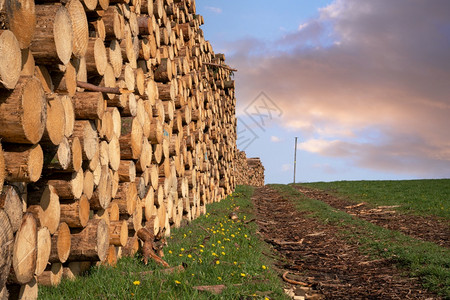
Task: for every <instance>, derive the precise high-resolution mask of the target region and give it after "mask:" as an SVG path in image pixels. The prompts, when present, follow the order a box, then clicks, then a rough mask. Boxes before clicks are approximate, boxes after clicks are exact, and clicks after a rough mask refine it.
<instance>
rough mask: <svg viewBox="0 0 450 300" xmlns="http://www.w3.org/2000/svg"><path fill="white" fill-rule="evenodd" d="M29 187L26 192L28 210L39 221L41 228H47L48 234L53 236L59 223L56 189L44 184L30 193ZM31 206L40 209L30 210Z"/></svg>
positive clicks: (58, 204)
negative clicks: (37, 206) (36, 206)
mask: <svg viewBox="0 0 450 300" xmlns="http://www.w3.org/2000/svg"><path fill="white" fill-rule="evenodd" d="M32 188H34V187H30V188H29V191H28V199H27V202H28V205H31V206H29V208H28V210H29V211H30V212H33V214H34V215H35V217H36V218H37V219H38V220H39V223H40V226H41V227H47V228H48V230H49V231H50V234H54V233H55V232H56V230H57V229H58V226H59V222H60V203H59V197H58V194H57V191H56V189H55V188H54V187H53V186H52V185H50V184H46V185H44V186H43V187H40V188H39V189H38V190H36V191H32ZM33 205H39V207H40V208H41V209H36V208H32V206H33Z"/></svg>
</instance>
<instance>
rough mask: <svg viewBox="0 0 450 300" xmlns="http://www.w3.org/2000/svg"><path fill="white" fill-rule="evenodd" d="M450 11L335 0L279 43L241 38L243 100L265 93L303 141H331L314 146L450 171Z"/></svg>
mask: <svg viewBox="0 0 450 300" xmlns="http://www.w3.org/2000/svg"><path fill="white" fill-rule="evenodd" d="M449 15H450V2H448V1H447V0H433V1H432V5H431V3H430V2H429V1H421V0H398V1H391V0H378V1H370V0H364V1H363V0H337V1H335V2H333V4H331V5H329V6H327V7H325V8H323V9H321V11H320V17H319V18H317V19H315V20H310V22H308V25H307V26H301V30H298V31H295V32H292V33H290V34H288V35H286V36H284V37H283V38H281V39H280V40H278V41H274V42H273V43H272V44H263V43H262V42H260V41H257V40H247V41H244V43H242V41H241V42H239V43H240V46H239V48H237V51H236V53H234V55H232V56H231V57H229V61H230V64H231V65H233V66H236V67H237V68H238V69H239V72H237V73H236V81H237V82H238V99H239V100H238V105H239V106H240V108H242V107H245V106H246V99H253V97H254V96H255V95H256V94H257V93H259V92H260V91H264V92H266V93H267V94H268V95H269V96H270V97H271V98H272V100H274V101H276V103H277V105H278V106H279V107H280V108H281V109H282V110H283V111H284V115H283V119H282V125H284V126H286V127H290V128H294V129H298V130H300V131H301V132H302V134H303V135H304V138H307V139H309V140H310V141H309V144H308V141H306V144H304V146H305V147H306V146H309V147H312V146H313V145H314V146H316V147H318V146H320V145H319V144H317V143H322V142H323V141H330V140H331V141H332V142H327V144H326V147H325V146H324V145H322V146H323V148H322V150H321V151H318V150H317V149H318V148H316V149H315V150H316V151H312V150H314V149H312V148H308V149H309V150H311V151H312V152H317V153H320V154H321V155H324V156H333V157H338V158H339V157H341V158H349V157H350V158H352V159H353V161H354V162H355V164H356V165H359V166H363V167H367V168H372V169H377V170H380V169H382V170H385V171H392V172H411V173H414V174H419V175H421V176H434V175H436V176H450V150H448V149H450V133H449V129H450V117H449V116H450V83H449V78H450V19H449V18H448V16H449ZM238 108H239V107H238ZM368 132H377V135H376V136H375V137H372V136H370V138H368V137H367V134H368ZM314 143H316V144H314ZM308 149H307V148H305V150H308ZM309 150H308V151H309Z"/></svg>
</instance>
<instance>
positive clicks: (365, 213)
mask: <svg viewBox="0 0 450 300" xmlns="http://www.w3.org/2000/svg"><path fill="white" fill-rule="evenodd" d="M296 188H297V190H298V191H299V192H301V193H303V194H304V195H305V196H306V197H308V198H312V199H317V200H320V201H323V202H325V203H327V204H328V205H330V206H331V207H334V208H337V209H339V210H342V211H345V212H346V213H348V214H351V215H353V216H356V217H358V218H361V219H364V220H366V221H369V222H371V223H373V224H376V225H378V226H381V227H384V228H388V229H390V230H397V231H400V232H402V233H404V234H407V235H410V236H412V237H415V238H417V239H420V240H423V241H428V242H433V243H436V244H438V245H440V246H443V247H447V248H450V222H449V221H447V220H445V219H442V218H437V217H432V216H427V217H422V216H412V215H405V214H401V213H399V212H398V211H396V210H395V207H389V206H380V207H370V206H368V204H366V203H364V202H361V203H360V204H356V205H355V203H354V202H350V201H348V200H346V199H343V198H339V197H335V196H333V195H330V194H329V193H327V192H324V191H320V190H315V189H311V188H307V187H303V186H302V187H298V186H296Z"/></svg>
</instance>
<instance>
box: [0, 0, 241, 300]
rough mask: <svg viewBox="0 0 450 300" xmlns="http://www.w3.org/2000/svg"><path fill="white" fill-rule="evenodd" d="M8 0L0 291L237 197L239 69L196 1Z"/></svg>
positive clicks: (57, 274) (40, 279) (49, 280)
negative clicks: (216, 42) (219, 46)
mask: <svg viewBox="0 0 450 300" xmlns="http://www.w3.org/2000/svg"><path fill="white" fill-rule="evenodd" d="M0 2H1V5H0V128H1V129H0V224H1V229H0V242H1V244H2V247H1V249H2V252H1V253H0V271H1V272H0V274H1V275H0V293H1V292H2V291H5V286H6V288H7V289H8V290H9V291H10V294H13V295H12V296H14V294H15V293H20V295H21V297H23V298H27V299H28V298H30V299H33V298H35V297H36V295H37V287H38V285H56V284H58V283H59V282H60V281H61V278H62V277H64V276H66V277H69V278H72V277H73V276H74V275H76V274H79V273H80V272H82V271H83V270H85V269H86V267H87V266H90V265H92V264H93V263H94V264H95V263H101V264H113V263H115V261H117V259H118V258H120V256H121V255H133V254H134V253H135V252H136V251H137V249H138V248H139V243H138V234H137V232H138V231H139V230H140V229H142V228H147V230H149V232H152V233H153V236H154V238H155V239H158V238H161V237H162V236H164V235H166V236H167V235H170V229H171V227H178V226H180V225H181V224H182V223H188V222H190V221H191V220H193V219H195V218H197V217H199V216H200V215H201V214H204V213H205V212H206V204H208V203H211V202H215V201H220V200H221V199H223V198H225V197H226V196H227V195H229V194H231V193H232V191H233V190H234V188H235V186H236V180H235V174H234V171H233V170H234V168H235V156H236V151H237V150H236V118H235V105H236V99H235V92H234V81H233V80H232V78H231V76H232V75H233V74H232V73H233V71H236V70H233V69H231V68H230V67H228V66H226V65H225V56H224V55H223V54H215V53H214V52H213V49H212V46H211V44H210V43H209V42H208V41H206V40H205V37H204V34H203V31H202V30H201V29H200V27H199V26H200V25H202V24H203V22H204V20H203V17H202V16H200V15H197V14H196V12H195V2H194V1H193V0H177V1H172V0H153V1H152V0H148V1H130V2H128V1H111V2H109V1H98V2H97V1H86V0H84V1H80V0H64V1H62V0H61V1H60V2H59V1H58V0H56V1H54V0H42V1H36V3H35V1H34V0H5V1H1V0H0ZM55 2H59V3H55ZM10 270H12V271H11V272H10ZM8 272H10V273H9V274H8ZM16 296H17V295H16Z"/></svg>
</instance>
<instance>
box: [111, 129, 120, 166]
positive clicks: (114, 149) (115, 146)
mask: <svg viewBox="0 0 450 300" xmlns="http://www.w3.org/2000/svg"><path fill="white" fill-rule="evenodd" d="M108 157H109V167H110V168H111V170H113V171H114V172H116V171H117V170H118V169H119V166H120V143H119V139H118V138H117V137H116V136H114V137H113V138H112V139H111V141H110V142H109V143H108Z"/></svg>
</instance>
